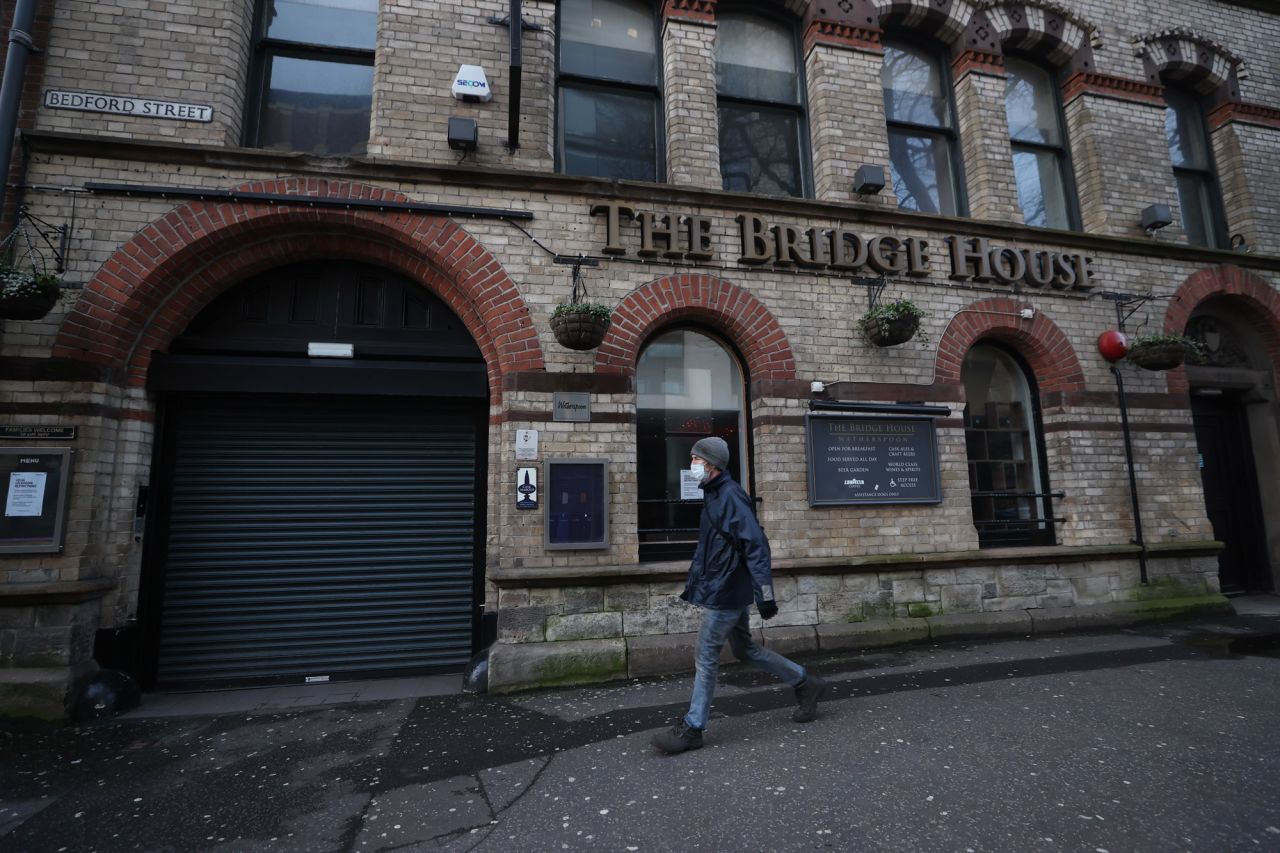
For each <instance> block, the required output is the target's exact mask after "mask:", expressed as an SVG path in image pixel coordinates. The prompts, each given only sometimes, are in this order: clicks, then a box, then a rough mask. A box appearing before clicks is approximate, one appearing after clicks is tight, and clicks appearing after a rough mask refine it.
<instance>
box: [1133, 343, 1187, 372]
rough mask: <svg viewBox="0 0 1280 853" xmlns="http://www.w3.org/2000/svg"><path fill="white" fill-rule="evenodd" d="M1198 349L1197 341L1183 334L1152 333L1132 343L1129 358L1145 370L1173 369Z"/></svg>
mask: <svg viewBox="0 0 1280 853" xmlns="http://www.w3.org/2000/svg"><path fill="white" fill-rule="evenodd" d="M1196 351H1197V344H1196V342H1195V341H1194V340H1192V339H1190V338H1186V337H1184V336H1182V335H1151V336H1149V337H1145V338H1138V339H1137V340H1136V341H1134V342H1133V343H1132V344H1130V346H1129V360H1130V361H1132V362H1133V363H1134V364H1136V365H1138V367H1141V368H1142V369H1143V370H1173V369H1174V368H1175V367H1179V366H1180V365H1181V364H1182V363H1183V362H1184V361H1186V360H1187V357H1188V356H1190V355H1192V354H1194V353H1195V352H1196Z"/></svg>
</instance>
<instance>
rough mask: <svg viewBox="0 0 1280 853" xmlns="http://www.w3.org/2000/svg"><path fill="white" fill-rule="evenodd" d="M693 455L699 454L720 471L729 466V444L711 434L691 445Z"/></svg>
mask: <svg viewBox="0 0 1280 853" xmlns="http://www.w3.org/2000/svg"><path fill="white" fill-rule="evenodd" d="M693 455H694V456H701V457H702V458H703V459H705V460H707V461H708V462H710V463H711V464H712V465H714V466H715V467H716V468H718V469H720V470H721V471H723V470H725V469H726V468H728V467H729V445H727V444H725V441H724V439H723V438H717V437H716V436H714V435H713V436H710V437H708V438H700V439H698V442H697V443H696V444H694V445H693Z"/></svg>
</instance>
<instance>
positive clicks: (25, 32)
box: [0, 0, 39, 211]
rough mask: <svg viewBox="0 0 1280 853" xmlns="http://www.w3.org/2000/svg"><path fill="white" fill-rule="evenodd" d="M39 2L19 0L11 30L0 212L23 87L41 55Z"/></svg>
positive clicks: (1, 128)
mask: <svg viewBox="0 0 1280 853" xmlns="http://www.w3.org/2000/svg"><path fill="white" fill-rule="evenodd" d="M38 5H39V0H18V3H17V5H16V6H15V7H14V10H13V26H12V27H11V28H10V29H9V52H8V55H7V56H6V57H5V60H4V80H3V82H2V83H0V211H3V210H4V206H5V203H6V202H7V200H8V196H9V168H10V167H11V166H12V165H13V143H14V137H15V135H16V134H17V131H18V113H19V112H20V111H21V109H22V86H23V82H24V80H25V78H26V74H27V57H28V56H30V55H31V54H32V53H38V52H39V51H38V50H37V48H36V46H35V43H34V42H33V41H32V40H31V29H32V26H33V25H34V23H35V19H36V7H37V6H38Z"/></svg>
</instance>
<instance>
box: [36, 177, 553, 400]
mask: <svg viewBox="0 0 1280 853" xmlns="http://www.w3.org/2000/svg"><path fill="white" fill-rule="evenodd" d="M237 189H239V190H241V191H244V192H256V193H279V194H285V195H296V196H303V197H305V196H319V197H327V198H351V199H364V200H371V201H392V202H407V201H409V199H408V198H407V197H405V196H403V195H400V194H399V193H395V192H392V191H389V190H383V189H381V188H378V187H373V186H369V185H365V184H356V183H347V182H334V181H326V180H320V179H302V180H300V179H295V178H290V179H282V180H274V181H256V182H252V183H248V184H243V185H241V186H240V187H238V188H237ZM308 258H340V259H345V260H354V261H362V262H365V263H370V264H376V265H379V266H382V267H385V268H387V269H392V270H395V271H396V272H399V273H401V274H403V275H405V276H407V277H409V278H411V279H413V280H414V281H417V282H418V283H420V284H422V285H423V286H424V287H426V288H428V289H429V290H431V291H432V292H433V293H435V294H436V295H437V296H438V297H440V298H441V299H442V300H443V301H444V302H445V303H446V304H447V305H448V306H449V307H450V308H451V309H452V310H453V311H454V313H456V314H457V315H458V317H459V318H460V319H461V320H462V322H463V324H464V325H465V326H466V327H467V330H468V331H469V332H470V333H471V336H472V337H473V338H474V339H475V341H476V344H477V345H478V346H479V347H480V351H481V352H482V353H483V355H484V359H485V362H486V364H487V365H488V373H489V389H490V396H491V399H492V401H493V402H495V403H496V402H497V401H498V400H499V398H500V394H501V389H502V381H501V377H502V374H503V373H506V372H514V371H524V370H544V369H545V363H544V361H543V357H542V348H541V345H540V344H539V343H538V334H537V330H536V329H535V328H534V325H533V323H532V321H531V319H530V314H529V309H528V307H527V306H526V305H525V303H524V300H523V298H521V296H520V293H519V291H518V290H517V289H516V286H515V283H514V282H512V280H511V278H510V277H509V276H508V275H507V273H506V271H505V270H503V268H502V266H501V265H500V264H499V263H498V261H497V259H496V258H494V256H493V255H492V254H490V253H489V251H488V250H487V249H485V247H484V246H483V245H482V244H481V243H480V242H479V241H477V240H476V239H475V238H474V237H472V236H471V235H470V234H468V233H467V232H466V231H464V230H463V229H462V228H460V227H459V226H458V225H457V224H456V223H454V222H452V221H451V220H449V219H448V218H446V217H443V216H425V215H422V214H419V213H407V212H396V211H389V212H385V213H384V212H380V211H377V210H370V209H346V208H331V207H318V208H311V207H306V206H303V205H293V204H288V203H276V204H267V203H262V202H254V203H235V204H232V203H227V202H203V201H200V202H191V203H189V204H184V205H182V206H181V207H177V208H174V209H173V210H171V211H169V213H167V214H165V215H164V216H162V217H160V218H159V219H157V220H155V221H154V222H152V223H151V224H149V225H147V226H146V227H144V228H143V229H142V230H140V231H139V232H138V233H137V234H135V235H134V237H133V238H132V239H131V240H129V242H127V243H125V244H124V245H123V246H121V247H120V249H119V250H117V251H116V253H115V254H113V255H112V256H111V257H110V258H109V259H108V260H107V262H106V263H104V264H103V265H102V267H101V268H100V269H99V270H98V272H97V274H96V275H94V277H93V279H92V280H90V281H89V283H88V284H87V285H85V289H84V292H83V294H82V295H81V296H80V298H79V299H78V300H77V302H76V304H75V307H74V308H73V310H72V311H71V313H70V314H69V315H68V316H67V318H66V320H65V321H64V322H63V324H62V327H61V329H60V330H59V332H58V338H57V340H56V342H55V344H54V350H53V354H54V355H55V356H59V357H63V358H71V359H76V360H80V361H90V362H95V363H99V364H103V365H107V366H111V367H114V368H117V369H119V370H121V371H126V372H127V374H126V375H127V382H128V384H130V385H135V386H138V385H142V384H143V383H145V381H146V375H147V369H148V367H149V365H150V361H151V353H152V351H155V350H164V349H165V348H167V347H168V345H169V343H170V342H171V341H172V340H173V339H174V338H176V337H177V336H178V335H180V334H182V332H183V330H184V329H186V327H187V325H188V324H189V323H190V322H191V320H192V319H194V318H195V316H196V315H197V314H198V313H199V312H200V310H201V309H202V308H204V307H205V306H206V305H208V304H209V303H210V302H211V301H212V300H213V299H214V298H215V297H216V296H218V295H219V294H220V293H222V292H224V291H225V290H227V289H228V288H229V287H231V286H233V285H235V284H237V283H239V282H241V281H244V280H245V279H247V278H250V277H251V276H253V275H255V274H257V273H260V272H263V271H265V270H268V269H271V268H273V267H278V266H283V265H286V264H289V263H293V262H296V261H301V260H305V259H308Z"/></svg>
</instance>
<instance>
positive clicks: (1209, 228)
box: [1174, 170, 1217, 246]
mask: <svg viewBox="0 0 1280 853" xmlns="http://www.w3.org/2000/svg"><path fill="white" fill-rule="evenodd" d="M1174 178H1175V179H1176V180H1177V182H1178V206H1179V207H1181V208H1182V229H1183V230H1184V231H1186V232H1187V240H1188V242H1190V243H1191V244H1192V245H1195V246H1213V245H1216V243H1217V240H1216V239H1215V238H1216V233H1215V229H1214V226H1213V222H1214V216H1213V207H1212V204H1211V202H1210V198H1211V197H1210V194H1209V193H1210V190H1209V186H1208V181H1207V180H1206V179H1205V177H1204V175H1200V174H1197V173H1195V172H1181V171H1176V170H1175V172H1174Z"/></svg>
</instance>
